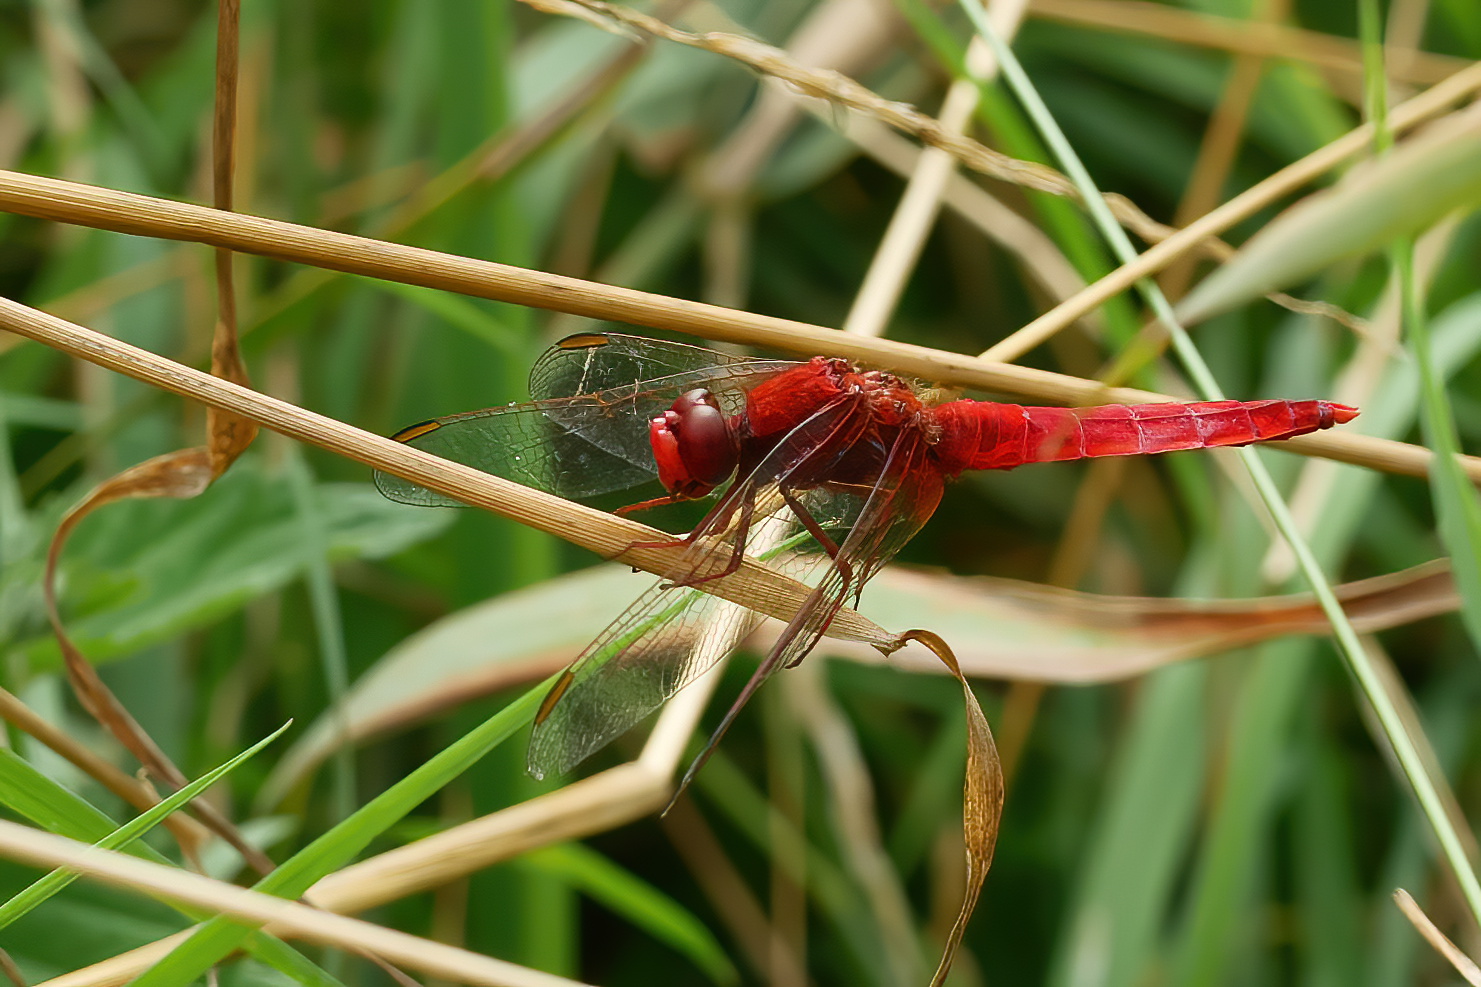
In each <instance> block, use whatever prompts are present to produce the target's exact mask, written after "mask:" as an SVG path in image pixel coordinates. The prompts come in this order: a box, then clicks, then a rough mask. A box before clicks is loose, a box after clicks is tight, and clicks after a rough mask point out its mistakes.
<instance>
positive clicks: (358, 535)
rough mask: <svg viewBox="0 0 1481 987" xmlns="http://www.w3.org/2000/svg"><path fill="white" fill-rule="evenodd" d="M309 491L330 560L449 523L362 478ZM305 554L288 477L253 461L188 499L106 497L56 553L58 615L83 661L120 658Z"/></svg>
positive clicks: (389, 549)
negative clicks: (318, 507) (319, 510)
mask: <svg viewBox="0 0 1481 987" xmlns="http://www.w3.org/2000/svg"><path fill="white" fill-rule="evenodd" d="M317 489H318V492H319V499H320V500H321V502H322V503H323V504H324V505H325V506H324V517H323V524H324V528H325V536H326V542H327V549H328V554H329V558H330V559H331V560H342V559H351V558H377V557H381V556H385V555H389V554H391V553H393V552H397V551H400V550H401V549H403V548H405V547H406V546H408V545H411V544H414V543H416V542H419V541H422V540H424V539H426V538H430V537H432V536H433V535H435V534H436V533H437V532H438V531H440V530H441V529H442V528H443V527H444V526H446V525H447V524H448V523H449V522H450V521H451V517H450V516H449V514H448V513H447V512H443V511H417V510H413V509H409V508H405V507H402V506H401V505H398V504H391V503H389V502H387V501H386V500H385V498H383V497H381V496H380V495H379V494H378V493H376V491H375V488H374V487H372V486H371V485H370V484H369V483H363V484H362V483H329V484H322V485H320V486H319V487H318V488H317ZM308 561H309V560H308V559H306V558H305V556H304V552H303V533H302V522H301V519H300V518H299V516H298V511H297V508H296V506H295V504H294V502H293V496H292V492H291V490H290V488H289V484H288V483H287V480H286V478H284V477H281V476H278V475H274V474H269V473H268V472H266V471H265V470H264V469H263V468H262V467H261V466H260V465H257V464H256V463H255V461H253V460H250V459H249V460H245V461H243V462H240V463H238V464H237V465H236V467H234V468H233V469H232V470H231V472H229V473H228V474H227V475H225V476H224V477H222V478H221V479H220V480H219V481H218V482H217V483H216V484H214V485H213V486H212V487H211V489H210V490H209V491H207V492H206V493H205V494H203V495H201V496H200V497H196V498H194V499H193V500H188V501H151V502H142V501H135V502H126V503H119V504H112V505H109V507H108V508H107V509H105V510H102V511H99V512H98V513H97V514H96V515H94V516H93V517H90V518H88V519H87V520H86V521H84V522H83V523H82V525H81V526H79V528H78V530H77V534H76V535H75V536H74V537H73V538H72V539H71V541H69V542H68V544H67V548H66V550H65V551H64V552H63V555H62V566H61V579H62V583H61V585H62V600H61V605H62V611H63V616H64V619H65V620H66V622H67V630H68V633H69V634H71V635H72V639H73V641H75V642H76V643H77V645H78V647H79V648H81V649H82V652H83V654H85V655H87V656H88V658H89V659H90V660H92V661H94V662H104V661H109V660H112V659H118V658H122V657H125V656H127V655H130V654H133V653H135V652H137V651H139V650H140V649H142V648H145V647H148V646H150V645H153V644H157V643H159V642H162V641H167V640H170V639H171V638H174V637H177V636H178V635H180V634H181V633H183V632H185V631H188V630H192V629H194V628H197V627H200V626H202V625H204V624H207V623H210V622H211V621H214V620H219V619H220V618H221V617H223V616H225V615H227V614H229V613H231V612H233V611H234V610H236V609H237V608H238V607H240V606H242V605H243V604H244V603H246V602H248V601H249V600H252V599H256V598H258V597H260V596H262V595H264V594H266V593H271V592H273V591H275V590H277V589H280V588H282V587H283V586H285V585H286V584H288V583H289V582H292V581H293V580H295V579H297V578H299V577H300V576H301V575H302V574H303V573H304V571H305V569H306V566H307V564H308ZM38 571H39V560H36V559H32V560H25V561H22V562H20V563H19V564H17V565H16V566H15V567H14V569H13V570H12V568H11V567H9V566H7V572H6V576H5V577H3V578H4V580H5V582H9V581H10V580H11V579H14V580H17V581H33V580H34V579H35V578H36V577H37V574H38ZM0 589H3V587H0ZM33 602H34V603H35V604H37V605H39V598H34V599H33ZM16 653H19V655H20V656H22V657H23V658H24V659H25V660H27V661H28V662H29V663H30V664H31V666H32V667H33V668H47V667H54V666H55V665H56V664H57V663H58V662H59V660H60V656H59V653H58V651H57V646H56V642H55V641H54V640H53V639H52V638H51V636H50V634H49V633H48V634H44V635H42V634H38V635H37V636H36V637H34V638H32V639H31V640H29V641H27V642H25V643H22V644H21V645H19V646H18V647H17V648H15V649H13V651H12V652H11V654H12V655H15V654H16Z"/></svg>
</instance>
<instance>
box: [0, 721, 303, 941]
mask: <svg viewBox="0 0 1481 987" xmlns="http://www.w3.org/2000/svg"><path fill="white" fill-rule="evenodd" d="M291 725H292V721H289V722H288V723H285V724H283V725H282V726H280V727H278V729H276V730H274V731H273V732H272V733H271V734H269V735H268V736H266V737H264V738H263V739H262V740H259V741H258V742H257V743H255V744H253V745H252V746H251V747H249V748H247V749H246V750H245V751H243V752H242V753H240V754H238V755H237V756H236V757H234V758H232V759H231V760H230V761H227V762H226V763H225V764H223V765H221V766H220V767H218V768H216V769H215V770H214V771H208V772H207V773H205V774H204V775H201V777H199V778H197V779H196V780H195V781H193V782H191V783H190V784H188V785H186V786H185V787H184V788H182V789H180V790H179V791H177V792H174V793H173V794H171V795H170V796H169V797H168V798H166V799H163V800H161V801H160V802H159V803H158V804H156V805H154V806H152V807H150V808H149V809H147V810H146V811H144V812H141V813H139V815H137V816H135V817H134V818H133V819H131V820H129V821H128V822H126V823H124V824H123V825H122V826H120V827H119V828H118V829H116V830H114V831H113V832H112V833H109V834H108V835H107V836H105V837H103V838H102V839H101V840H98V841H97V846H100V847H102V848H103V849H105V850H117V849H121V848H122V847H125V846H128V845H129V844H130V843H132V842H133V841H134V840H137V839H138V838H139V837H141V836H143V835H144V834H145V833H147V832H149V830H151V829H153V828H154V827H155V826H157V825H159V824H160V823H161V822H163V821H164V820H165V818H166V817H167V816H169V815H170V813H172V812H174V811H175V810H177V809H179V808H181V807H183V806H184V805H185V804H186V803H187V802H189V801H190V800H191V799H193V798H195V797H196V796H197V795H199V794H201V793H202V792H204V791H205V790H206V789H208V788H210V787H211V786H212V785H214V784H215V783H216V782H218V781H220V780H221V779H222V778H224V777H226V776H227V775H228V774H230V773H231V772H232V771H234V770H236V768H238V767H239V766H240V765H242V764H245V763H246V762H247V761H248V760H250V759H251V758H252V757H253V756H254V755H256V754H257V752H258V751H260V750H262V749H263V748H264V747H266V746H267V745H268V744H270V743H272V742H273V741H274V740H277V739H278V737H280V736H282V734H283V731H285V730H287V729H288V727H289V726H291ZM76 879H77V875H76V874H73V873H70V872H68V871H65V870H62V869H57V870H54V871H52V872H51V873H49V874H47V875H46V876H45V877H42V878H41V879H40V880H38V881H36V882H35V883H33V884H31V885H30V886H29V887H27V888H25V889H24V890H23V891H21V892H20V893H19V894H17V895H15V896H14V897H12V898H11V899H10V900H9V901H7V902H5V904H3V905H0V929H3V928H5V927H6V926H7V925H10V924H11V923H12V922H14V921H15V920H16V919H18V918H20V917H21V916H22V915H24V914H26V913H27V912H29V911H31V910H32V909H33V908H35V907H36V906H38V905H40V904H41V903H42V902H44V901H46V899H48V898H50V897H51V896H52V895H54V894H56V893H57V892H58V891H61V890H62V889H63V888H65V887H66V886H67V885H68V884H71V883H72V882H73V881H74V880H76Z"/></svg>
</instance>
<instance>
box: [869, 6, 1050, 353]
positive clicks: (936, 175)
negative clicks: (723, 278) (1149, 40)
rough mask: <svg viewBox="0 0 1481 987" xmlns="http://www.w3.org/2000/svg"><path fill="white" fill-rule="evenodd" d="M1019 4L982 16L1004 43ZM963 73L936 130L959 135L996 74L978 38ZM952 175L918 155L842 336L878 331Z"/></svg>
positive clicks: (950, 168)
mask: <svg viewBox="0 0 1481 987" xmlns="http://www.w3.org/2000/svg"><path fill="white" fill-rule="evenodd" d="M1025 4H1026V0H1005V2H1000V3H995V4H993V5H992V8H991V10H990V12H989V14H988V16H989V17H991V18H993V21H994V27H995V28H996V30H997V31H998V32H999V34H1000V35H1001V36H1002V37H1003V38H1004V39H1011V38H1012V37H1013V36H1014V35H1015V34H1016V33H1017V32H1018V25H1019V22H1020V21H1021V19H1022V17H1023V11H1024V7H1025ZM966 70H967V77H965V78H960V79H957V80H956V81H955V82H953V83H952V84H951V87H950V88H949V89H948V90H947V92H946V99H945V101H944V102H943V103H942V107H941V117H940V122H941V126H942V127H943V128H944V129H945V130H947V131H948V132H950V133H963V132H965V130H966V127H967V125H968V124H969V123H970V122H971V120H972V113H973V111H974V110H975V109H976V108H977V102H978V98H979V96H980V94H981V88H980V87H981V85H982V83H983V82H985V81H987V80H990V79H991V78H992V77H993V76H994V75H996V74H997V60H996V59H995V58H994V57H993V54H992V50H991V49H990V48H989V47H988V46H987V42H985V41H984V40H982V39H981V38H973V39H972V42H971V44H969V45H968V46H967V57H966ZM955 172H956V161H955V159H953V158H952V156H951V155H950V154H947V153H946V152H945V151H943V150H941V149H940V148H935V147H928V148H925V149H924V150H922V151H921V153H920V156H919V157H918V158H917V159H916V162H915V168H914V170H913V171H912V172H911V173H910V178H909V180H908V181H907V182H906V185H905V194H904V195H902V196H901V197H900V202H899V203H898V204H897V205H896V207H895V212H894V214H893V215H892V216H891V217H890V224H889V226H888V227H887V228H886V229H885V233H884V236H883V237H882V238H881V239H880V242H879V245H878V247H876V249H875V253H874V259H873V260H872V261H871V262H870V264H869V269H868V271H867V272H866V273H865V275H864V280H863V283H862V284H861V285H860V287H859V292H858V295H857V296H856V297H855V298H854V303H853V306H852V307H851V308H850V309H849V313H848V316H847V317H845V319H844V320H843V331H844V332H848V333H856V334H858V335H862V336H879V335H882V334H883V333H884V328H885V325H886V324H887V323H888V322H889V321H890V319H891V318H893V316H894V313H895V307H896V305H898V304H899V301H900V295H901V293H902V292H903V291H904V290H905V284H906V282H908V281H909V280H910V275H911V273H912V272H913V271H914V270H915V265H916V263H917V262H918V260H919V258H920V253H921V250H922V249H923V248H924V246H925V240H926V236H927V234H929V233H930V230H931V227H932V226H933V225H934V224H935V221H936V215H937V213H938V212H939V211H940V208H941V200H942V196H943V194H944V193H945V191H946V187H947V184H948V182H949V181H950V179H951V176H952V175H953V174H955Z"/></svg>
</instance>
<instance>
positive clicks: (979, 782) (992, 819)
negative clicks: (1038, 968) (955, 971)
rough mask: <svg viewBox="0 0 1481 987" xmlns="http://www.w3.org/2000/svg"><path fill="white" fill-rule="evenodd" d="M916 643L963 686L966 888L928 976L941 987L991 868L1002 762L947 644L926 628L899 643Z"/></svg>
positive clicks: (1000, 808)
mask: <svg viewBox="0 0 1481 987" xmlns="http://www.w3.org/2000/svg"><path fill="white" fill-rule="evenodd" d="M906 641H919V642H920V643H921V644H923V645H925V646H926V647H927V648H930V649H931V651H932V652H933V653H934V654H935V655H936V657H937V658H939V659H941V664H943V665H945V666H946V668H947V670H948V671H950V672H951V674H952V676H953V677H955V678H956V680H957V681H958V682H960V683H961V686H962V702H963V705H964V706H965V707H966V711H967V777H966V781H965V782H964V784H963V786H962V828H963V831H964V836H965V842H966V850H967V890H966V893H965V894H964V895H963V896H962V907H961V910H960V911H959V912H957V916H956V921H955V922H954V923H952V926H951V932H950V934H948V935H947V937H946V948H945V949H944V950H943V951H942V954H941V963H940V965H939V966H937V967H936V975H935V976H933V977H932V978H931V987H941V985H942V984H944V983H945V982H946V975H947V974H948V973H950V972H951V963H952V960H954V959H955V958H956V951H957V948H958V947H959V946H960V945H961V943H962V935H963V933H965V932H966V931H967V922H968V921H970V920H971V918H972V912H973V910H974V909H976V907H977V898H978V896H979V895H981V894H982V882H983V881H984V880H986V878H987V871H988V868H990V867H991V866H992V854H993V848H994V847H996V846H997V843H998V826H999V825H1000V824H1001V823H1002V821H1003V763H1002V761H1001V760H1000V759H999V758H998V747H997V744H995V743H993V739H992V728H991V727H989V726H988V725H987V717H986V716H985V715H983V712H982V707H981V706H980V705H978V703H977V696H976V695H974V694H973V692H972V687H971V686H970V685H969V684H967V679H966V677H965V676H964V675H962V669H961V666H960V665H958V664H957V660H956V655H954V654H952V651H951V646H950V645H948V644H947V643H946V642H945V641H943V640H942V639H941V637H940V636H939V635H937V634H935V633H933V632H931V631H925V630H914V631H906V632H905V633H904V634H901V635H900V642H901V643H902V644H904V643H905V642H906Z"/></svg>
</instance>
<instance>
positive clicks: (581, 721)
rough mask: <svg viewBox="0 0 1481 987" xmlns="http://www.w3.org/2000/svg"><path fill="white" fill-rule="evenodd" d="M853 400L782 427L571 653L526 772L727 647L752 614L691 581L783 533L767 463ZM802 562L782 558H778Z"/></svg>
mask: <svg viewBox="0 0 1481 987" xmlns="http://www.w3.org/2000/svg"><path fill="white" fill-rule="evenodd" d="M854 408H855V403H854V402H839V403H838V404H836V405H831V406H829V407H826V408H824V409H822V410H820V411H819V412H817V413H816V414H814V415H813V416H812V417H811V418H810V419H809V420H808V421H807V422H805V423H804V424H803V425H801V426H799V427H798V428H797V429H795V430H794V431H793V433H792V434H791V435H789V436H788V439H789V440H791V441H790V443H789V444H788V446H787V448H786V449H782V450H774V451H773V452H772V453H771V454H770V455H768V456H767V457H765V459H764V460H763V462H762V463H761V464H760V465H759V466H758V467H757V468H756V469H755V470H753V471H752V472H751V474H750V475H749V476H747V477H745V478H744V479H743V480H740V481H738V482H737V483H735V484H732V486H731V488H730V489H729V490H728V491H726V493H725V495H724V496H723V497H722V498H721V500H720V502H719V503H718V504H716V506H715V508H714V510H712V511H711V512H710V514H709V516H708V517H707V519H706V521H705V522H704V523H703V524H701V526H700V527H699V528H697V529H696V531H695V533H694V535H693V536H692V538H693V540H692V542H691V545H690V547H689V549H688V550H687V551H685V553H684V555H683V556H682V558H681V559H680V560H679V562H678V563H677V564H676V565H675V566H674V568H673V569H672V570H671V571H670V572H668V573H667V574H666V575H665V577H664V579H663V580H662V581H661V582H660V583H658V584H657V585H656V586H653V587H651V588H650V589H649V590H648V591H647V592H646V593H644V594H643V595H642V596H641V597H639V598H638V599H637V600H636V601H635V602H634V603H633V604H632V606H630V607H628V609H627V610H626V611H624V612H623V614H622V615H621V616H620V617H618V618H617V620H616V621H614V622H613V623H612V624H611V625H610V626H609V627H608V628H607V629H606V630H605V631H603V632H602V634H601V636H600V637H598V638H597V640H596V641H594V642H592V644H591V645H590V646H588V647H587V649H586V650H585V651H583V652H582V653H581V655H580V656H578V657H577V659H576V660H575V661H574V662H573V663H572V664H571V667H570V668H568V669H567V670H566V672H565V673H564V674H563V675H562V676H561V678H560V680H559V681H558V682H557V684H556V685H555V687H554V688H552V689H551V692H550V695H549V696H548V697H547V698H546V701H545V703H544V704H543V705H542V706H541V708H540V711H539V713H537V714H536V717H535V729H534V732H533V734H532V736H531V739H530V760H529V767H530V773H531V774H533V775H535V776H536V777H543V776H544V775H545V774H547V773H549V772H564V771H566V770H568V769H569V768H571V767H573V766H574V765H576V764H577V763H579V762H580V761H582V760H583V759H585V758H586V757H587V756H588V755H589V754H592V753H593V752H595V751H596V750H598V749H600V748H601V747H602V746H604V745H605V744H606V743H607V742H608V741H610V740H612V739H613V738H615V737H617V736H618V735H620V734H622V733H624V732H626V731H627V730H628V729H629V728H631V727H632V726H634V725H635V724H637V723H638V722H639V721H640V720H642V719H643V718H644V717H646V716H647V715H648V714H649V713H651V712H652V711H653V710H655V709H657V708H658V707H659V706H661V705H663V703H664V702H666V701H667V700H668V699H669V698H670V697H672V696H673V695H674V693H676V692H678V691H679V690H680V689H682V688H683V687H684V686H686V685H688V684H689V683H690V682H692V681H694V680H695V679H696V678H698V677H699V676H700V675H701V674H703V673H704V672H705V671H707V670H708V669H709V668H710V667H711V666H713V665H714V664H715V663H716V662H718V661H719V660H720V659H721V658H723V657H725V655H727V654H729V652H730V651H731V650H732V649H733V647H734V644H735V642H737V641H738V640H739V639H740V637H742V636H744V632H746V631H748V630H749V629H750V628H751V627H752V626H754V624H755V623H756V622H757V621H758V620H759V619H760V617H759V616H758V615H757V614H755V613H754V612H752V611H750V610H746V609H745V608H743V607H737V606H733V605H730V604H727V603H725V601H723V600H721V599H719V598H718V597H715V596H712V595H710V594H709V593H706V592H705V591H704V589H703V588H701V587H698V586H695V585H690V584H691V583H693V582H694V581H695V580H697V579H702V578H704V577H720V576H721V574H722V573H725V572H726V571H727V570H730V569H732V565H731V563H732V562H733V561H735V559H736V558H737V554H736V553H737V551H738V550H739V549H743V548H744V547H745V543H746V541H747V540H751V541H753V542H754V541H755V538H754V537H753V536H754V535H755V533H756V532H757V531H766V530H767V525H769V524H773V523H774V524H777V525H778V526H779V527H778V529H773V530H777V532H778V535H779V536H782V537H784V535H785V531H786V529H787V528H789V527H790V526H791V525H790V519H789V518H771V517H770V515H771V514H773V513H774V512H776V511H778V510H782V509H784V505H783V503H782V500H781V498H779V497H777V496H775V481H776V472H777V471H778V470H779V469H780V468H782V465H783V464H786V463H788V462H791V461H795V460H796V459H797V458H798V457H799V456H804V457H805V455H806V453H805V452H803V451H802V450H804V449H818V448H824V447H826V446H827V438H828V436H830V435H835V434H837V433H838V432H839V430H840V429H846V428H848V427H850V426H851V421H852V419H853V418H854V417H855V416H854ZM768 537H769V536H768ZM780 540H781V537H778V541H780ZM807 565H808V562H807V560H805V559H789V560H787V561H786V562H784V563H782V564H781V566H780V567H782V568H784V569H788V570H795V569H799V568H803V567H806V566H807ZM722 578H723V577H722Z"/></svg>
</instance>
